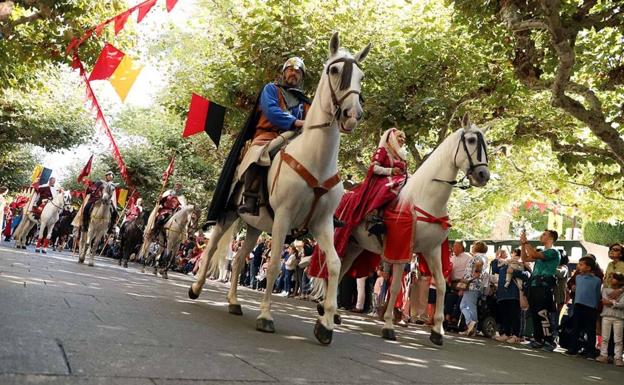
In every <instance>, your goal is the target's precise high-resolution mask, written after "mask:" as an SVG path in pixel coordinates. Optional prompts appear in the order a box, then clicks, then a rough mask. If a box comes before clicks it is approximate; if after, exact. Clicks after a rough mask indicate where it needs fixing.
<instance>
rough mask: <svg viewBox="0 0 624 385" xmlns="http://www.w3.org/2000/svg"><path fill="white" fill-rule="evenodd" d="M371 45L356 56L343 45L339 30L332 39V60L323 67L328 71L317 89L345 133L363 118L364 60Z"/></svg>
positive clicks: (349, 131) (330, 45) (330, 48)
mask: <svg viewBox="0 0 624 385" xmlns="http://www.w3.org/2000/svg"><path fill="white" fill-rule="evenodd" d="M370 47H371V46H370V44H368V45H367V46H366V47H364V49H362V51H360V52H359V53H358V54H356V55H355V56H353V55H351V54H350V53H349V51H347V50H346V49H344V48H341V47H340V39H339V37H338V32H336V33H334V35H333V36H332V38H331V40H330V42H329V51H330V56H329V59H328V60H327V61H326V62H325V65H324V66H323V68H324V70H323V73H322V75H321V80H320V82H319V86H318V89H317V95H320V96H321V97H322V99H321V100H323V103H322V109H323V110H324V111H325V112H326V113H328V114H330V115H331V116H333V119H335V120H337V122H338V126H339V129H340V131H341V132H344V133H351V132H353V130H354V129H355V127H356V126H357V123H358V121H359V120H360V119H362V116H363V111H362V105H361V95H360V94H361V84H362V79H363V78H364V72H362V70H361V68H360V63H361V62H362V61H364V59H365V58H366V56H367V55H368V53H369V51H370Z"/></svg>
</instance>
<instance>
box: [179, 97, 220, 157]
mask: <svg viewBox="0 0 624 385" xmlns="http://www.w3.org/2000/svg"><path fill="white" fill-rule="evenodd" d="M224 118H225V107H223V106H221V105H219V104H217V103H214V102H211V101H210V100H208V99H204V98H202V97H201V96H199V95H197V94H195V93H193V95H192V97H191V106H190V107H189V113H188V117H187V119H186V125H185V126H184V132H183V133H182V137H183V138H186V137H188V136H191V135H195V134H197V133H198V132H202V131H205V132H206V133H207V134H208V136H210V139H212V141H213V142H214V144H215V145H216V146H217V147H219V141H220V139H221V131H223V120H224Z"/></svg>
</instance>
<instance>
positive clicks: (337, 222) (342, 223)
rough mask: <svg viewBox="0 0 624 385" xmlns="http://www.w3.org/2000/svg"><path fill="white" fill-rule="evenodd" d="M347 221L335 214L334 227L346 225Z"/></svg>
mask: <svg viewBox="0 0 624 385" xmlns="http://www.w3.org/2000/svg"><path fill="white" fill-rule="evenodd" d="M345 225H346V223H345V222H344V221H341V220H340V219H339V218H338V217H337V216H335V215H334V228H338V227H345Z"/></svg>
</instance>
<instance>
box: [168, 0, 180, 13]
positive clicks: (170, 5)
mask: <svg viewBox="0 0 624 385" xmlns="http://www.w3.org/2000/svg"><path fill="white" fill-rule="evenodd" d="M177 2H178V0H167V12H171V10H172V9H173V7H175V6H176V3H177Z"/></svg>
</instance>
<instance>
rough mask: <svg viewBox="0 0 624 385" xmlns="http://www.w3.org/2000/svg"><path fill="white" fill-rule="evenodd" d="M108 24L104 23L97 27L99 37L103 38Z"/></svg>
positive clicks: (96, 31) (96, 32)
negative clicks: (103, 32)
mask: <svg viewBox="0 0 624 385" xmlns="http://www.w3.org/2000/svg"><path fill="white" fill-rule="evenodd" d="M106 25H107V23H102V24H100V25H98V26H97V27H95V34H96V35H98V36H102V31H103V30H104V27H106Z"/></svg>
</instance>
